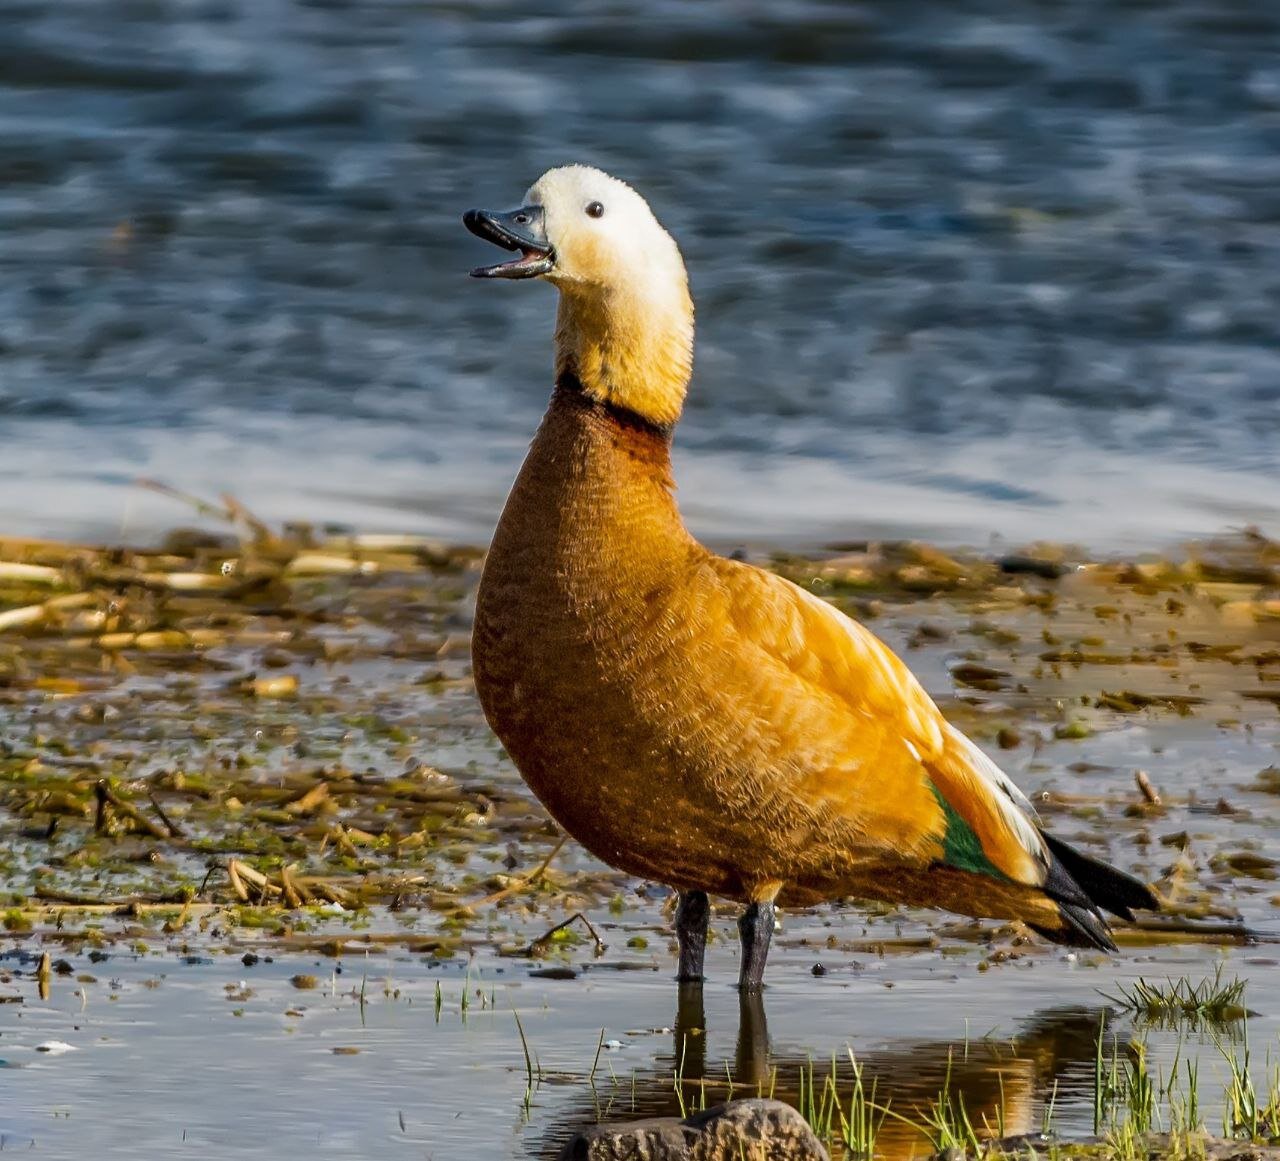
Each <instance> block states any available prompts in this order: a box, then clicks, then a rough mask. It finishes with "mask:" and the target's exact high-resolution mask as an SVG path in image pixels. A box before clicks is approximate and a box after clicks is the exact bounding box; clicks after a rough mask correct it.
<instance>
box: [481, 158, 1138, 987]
mask: <svg viewBox="0 0 1280 1161" xmlns="http://www.w3.org/2000/svg"><path fill="white" fill-rule="evenodd" d="M464 222H465V224H466V226H467V228H468V229H470V230H471V232H472V233H474V234H476V235H478V236H479V237H481V238H484V239H487V240H488V241H491V242H494V243H496V244H497V245H499V246H502V247H504V248H505V249H507V250H509V251H512V252H513V253H514V254H515V255H516V256H515V257H514V258H512V259H511V260H509V261H505V262H502V263H500V264H498V265H494V266H487V267H483V268H480V269H477V270H474V271H473V272H472V273H473V274H474V275H475V276H476V277H478V278H503V279H526V278H540V279H544V280H546V281H547V282H550V283H551V284H552V285H553V286H555V287H556V289H557V290H558V291H559V294H560V301H559V312H558V315H557V319H556V330H555V388H554V391H553V393H552V396H551V403H550V407H549V408H548V410H547V413H546V416H545V418H544V419H543V421H542V425H541V427H540V428H539V429H538V433H537V436H536V438H535V439H534V441H533V445H532V447H531V448H530V451H529V454H528V458H527V459H526V460H525V462H524V466H523V468H522V469H521V471H520V475H519V478H518V479H517V480H516V483H515V486H514V487H513V489H512V491H511V494H510V497H509V498H508V500H507V504H506V508H505V510H504V511H503V513H502V518H501V521H500V522H499V524H498V528H497V531H496V533H495V535H494V539H493V544H492V547H491V548H490V551H489V554H488V558H487V560H486V561H485V565H484V572H483V576H482V579H481V582H480V590H479V595H478V598H477V606H476V617H475V631H474V637H473V661H474V668H475V683H476V689H477V691H478V693H479V696H480V701H481V704H482V705H483V707H484V712H485V715H486V716H487V718H488V720H489V723H490V725H491V726H492V727H493V729H494V732H495V733H496V734H497V735H498V738H499V739H500V740H501V742H502V744H503V745H504V746H505V748H506V750H507V752H508V753H509V754H510V756H511V758H512V760H513V761H514V762H515V764H516V766H517V767H518V768H519V770H520V773H521V774H522V775H523V776H524V778H525V780H526V781H527V782H528V784H529V786H530V787H531V788H532V790H533V792H534V794H536V795H537V796H538V798H539V799H540V800H541V801H542V802H543V803H544V804H545V806H546V808H547V809H548V810H549V811H550V812H551V814H552V815H553V816H554V817H555V819H556V820H557V821H558V822H559V823H560V824H561V825H562V826H563V827H564V828H565V830H566V831H568V832H569V834H570V835H572V836H573V837H574V838H575V839H577V840H578V841H579V842H581V843H582V844H583V845H584V846H585V847H586V848H587V849H588V850H590V851H591V852H592V853H593V854H594V855H596V856H597V857H598V858H600V859H602V860H604V861H605V862H606V863H609V864H611V865H612V866H614V867H618V868H620V869H622V870H624V871H626V872H628V873H630V874H633V875H638V876H643V877H645V878H648V879H653V880H656V881H659V882H662V883H666V884H669V885H670V886H671V887H673V888H675V889H676V890H677V891H678V892H679V895H680V900H679V905H678V907H677V911H676V929H677V935H678V939H679V945H680V965H679V974H680V978H681V979H685V980H692V979H700V978H701V976H702V968H703V953H704V949H705V944H706V930H707V920H708V914H709V905H708V894H713V895H718V896H724V897H727V898H730V899H734V900H738V901H740V902H742V903H744V904H746V905H747V906H746V911H745V913H744V914H743V916H742V918H741V919H740V920H739V930H740V934H741V938H742V958H741V972H740V978H739V984H740V986H741V987H742V988H743V989H745V990H754V989H756V988H759V987H760V985H761V980H762V977H763V972H764V965H765V958H766V956H767V954H768V949H769V942H770V939H771V937H772V935H773V930H774V903H775V901H776V900H781V901H783V902H784V903H794V904H809V903H813V902H817V901H820V900H829V899H838V898H843V897H846V896H852V897H861V898H864V899H880V900H886V901H890V902H893V903H901V904H909V905H913V906H925V907H939V908H945V909H947V910H951V911H956V912H959V913H961V914H964V915H971V916H977V917H989V918H998V919H1017V920H1022V921H1023V922H1025V923H1026V924H1028V925H1029V926H1030V927H1032V928H1034V929H1035V930H1037V931H1039V932H1041V933H1042V934H1044V935H1046V936H1048V937H1049V938H1050V939H1054V940H1057V941H1060V942H1063V943H1069V944H1079V945H1087V946H1093V947H1098V948H1104V949H1106V950H1112V949H1114V944H1113V943H1112V940H1111V937H1110V935H1109V933H1108V930H1107V926H1106V923H1105V922H1104V920H1103V917H1102V911H1103V910H1106V911H1109V912H1111V913H1113V914H1115V915H1119V916H1122V917H1124V918H1126V919H1131V918H1132V913H1131V909H1132V908H1154V907H1156V906H1157V902H1156V899H1155V897H1154V895H1153V894H1152V893H1151V891H1150V889H1149V888H1148V887H1147V886H1145V885H1144V884H1143V883H1141V882H1140V881H1138V880H1137V879H1135V878H1133V877H1131V876H1130V875H1127V874H1124V873H1123V872H1121V871H1118V870H1115V869H1114V868H1112V867H1110V866H1108V865H1107V864H1105V863H1102V862H1100V861H1098V860H1096V859H1093V858H1091V857H1090V856H1088V855H1085V854H1082V853H1081V852H1079V851H1076V850H1074V849H1072V848H1071V847H1069V846H1067V845H1066V844H1065V843H1063V842H1061V841H1060V840H1058V839H1055V838H1054V837H1053V836H1052V835H1049V834H1046V833H1045V832H1044V831H1043V830H1042V829H1041V828H1040V825H1039V824H1038V822H1037V820H1036V817H1035V813H1034V811H1033V810H1032V807H1031V804H1030V803H1029V802H1028V801H1027V799H1026V798H1025V797H1024V795H1023V794H1022V793H1021V791H1019V789H1018V788H1017V787H1016V786H1015V785H1014V784H1013V782H1012V781H1011V780H1010V779H1009V778H1008V777H1007V776H1006V775H1005V774H1004V773H1003V771H1001V770H1000V768H999V767H998V766H997V765H996V764H995V762H993V761H992V760H991V759H990V758H989V757H988V756H987V755H986V754H985V753H984V752H983V751H982V750H980V749H979V748H978V747H977V746H976V745H975V744H974V743H973V742H972V741H970V740H969V739H968V738H966V737H965V736H964V734H962V733H961V732H960V731H959V730H957V729H956V728H955V727H954V726H952V725H951V724H949V723H948V722H947V720H946V719H945V718H944V717H943V716H942V714H941V712H940V711H939V710H938V707H937V706H936V705H934V703H933V701H932V700H931V699H930V698H929V696H928V694H926V693H925V691H924V689H923V688H922V687H921V685H920V683H919V682H918V681H917V680H916V678H915V677H914V676H913V675H912V674H911V672H910V671H909V670H908V669H907V667H906V666H905V665H904V664H903V663H902V662H901V661H900V660H899V659H898V658H897V657H896V656H895V655H894V654H893V653H892V652H891V651H890V650H889V648H888V647H887V646H885V645H884V644H883V643H882V642H881V641H880V640H879V639H877V638H876V637H875V636H874V635H873V634H872V633H870V632H869V631H868V630H867V629H865V628H863V627H862V626H861V625H859V624H857V623H856V622H854V621H852V620H850V619H849V618H848V617H846V616H844V614H842V613H841V612H839V611H838V610H837V609H835V608H834V607H833V606H831V605H829V604H827V603H826V602H825V601H822V600H821V599H819V598H817V597H815V596H812V595H811V594H809V593H807V592H805V591H804V590H803V589H801V588H799V587H797V586H796V585H794V584H792V583H791V582H789V581H787V580H784V579H782V578H781V577H778V576H775V575H773V574H772V573H769V572H765V571H763V570H761V569H759V568H755V567H753V566H752V565H750V564H745V563H741V562H739V561H735V560H728V559H725V558H723V557H720V556H717V555H715V554H714V553H712V552H711V551H709V550H708V549H706V548H704V547H703V546H702V545H701V544H699V543H698V542H697V541H696V540H695V539H694V538H693V536H692V535H691V534H690V533H689V532H688V531H687V530H686V528H685V526H684V523H683V521H682V520H681V518H680V512H679V510H678V509H677V507H676V501H675V497H674V484H673V481H672V474H671V460H670V450H671V437H672V431H673V429H674V427H675V424H676V421H677V420H678V419H679V418H680V412H681V408H682V406H683V404H684V398H685V391H686V388H687V386H688V383H689V378H690V373H691V370H692V364H693V304H692V302H691V300H690V297H689V290H688V283H687V279H686V275H685V268H684V262H683V260H682V259H681V256H680V251H679V250H678V249H677V247H676V244H675V242H674V241H673V240H672V238H671V236H670V235H669V234H668V233H667V232H666V230H664V229H663V228H662V226H661V225H659V223H658V221H657V219H656V218H655V217H654V215H653V213H652V211H651V210H650V209H649V206H648V204H647V203H646V202H645V201H644V199H643V198H641V197H640V195H639V194H637V193H636V192H635V191H634V190H633V189H632V188H631V187H630V186H628V185H626V184H624V183H623V182H621V181H619V180H617V179H616V178H613V177H610V176H609V175H607V174H605V173H601V172H600V171H599V170H596V169H591V168H587V167H585V166H579V165H572V166H567V167H564V168H560V169H553V170H551V171H549V172H548V173H546V174H544V175H543V176H542V177H541V178H539V180H538V181H537V183H536V184H535V185H534V186H533V187H532V189H530V190H529V192H528V194H527V195H526V197H525V200H524V205H523V206H522V207H521V208H519V209H516V210H512V211H510V212H505V213H499V212H493V211H489V210H471V211H469V212H468V213H467V214H466V215H465V217H464Z"/></svg>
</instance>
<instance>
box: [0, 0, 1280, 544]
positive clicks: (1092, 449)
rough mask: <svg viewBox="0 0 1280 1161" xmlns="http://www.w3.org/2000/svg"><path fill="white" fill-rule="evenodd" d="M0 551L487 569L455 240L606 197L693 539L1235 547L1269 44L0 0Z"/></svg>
mask: <svg viewBox="0 0 1280 1161" xmlns="http://www.w3.org/2000/svg"><path fill="white" fill-rule="evenodd" d="M0 24H2V25H3V28H4V35H3V37H0V238H2V239H3V244H2V245H0V429H2V430H3V434H4V436H5V455H4V457H3V462H0V527H3V528H4V529H6V530H8V531H11V532H22V531H25V532H31V533H38V534H47V533H55V534H60V535H70V536H80V535H93V536H99V535H106V536H113V537H117V536H120V535H126V536H135V537H139V538H142V537H145V536H147V535H149V534H151V533H153V532H155V531H156V530H157V529H159V528H162V527H165V526H168V525H169V524H171V523H172V521H173V520H174V518H175V512H174V510H173V508H172V507H171V506H170V505H168V504H166V503H165V502H164V501H161V500H159V499H157V498H155V497H153V496H150V495H147V494H144V493H139V492H138V491H137V490H136V489H134V488H132V487H131V485H130V481H131V480H133V479H134V478H135V477H137V476H139V475H149V476H158V477H162V478H164V479H166V480H167V481H168V482H170V483H172V484H174V485H177V486H179V487H183V488H185V489H187V490H189V491H194V492H199V493H202V494H210V495H212V494H216V493H218V492H220V491H223V490H229V491H232V492H235V493H236V494H238V495H240V496H241V497H242V498H244V499H245V500H246V502H249V503H251V504H252V505H253V506H254V507H255V508H256V509H257V510H258V511H260V512H261V513H262V514H263V515H265V516H267V517H269V518H272V519H282V518H301V519H310V520H317V521H324V520H341V521H349V522H353V523H357V524H359V525H360V526H362V527H365V528H370V527H390V528H394V529H397V530H400V529H404V528H413V529H420V530H425V531H429V532H433V533H437V534H442V535H446V536H449V537H450V538H454V539H458V538H463V539H469V540H473V541H483V540H484V539H486V538H487V536H488V533H489V530H490V528H491V527H492V523H493V520H494V517H495V515H496V513H497V510H498V508H499V506H500V503H501V498H502V496H503V494H504V492H505V489H506V487H507V485H508V483H509V481H510V480H511V478H512V476H513V473H514V470H515V467H516V464H517V462H518V460H519V457H520V454H521V449H522V447H523V445H524V443H525V442H526V441H527V439H528V437H529V434H530V432H531V431H532V428H533V425H534V423H535V422H536V418H537V415H538V412H539V410H540V407H541V404H542V401H543V399H544V398H545V394H546V388H547V378H548V366H549V361H550V354H549V349H548V344H549V335H550V319H551V311H552V299H551V294H550V292H549V291H546V290H543V289H533V288H529V287H523V286H519V287H511V286H493V285H481V284H474V283H470V282H468V280H467V279H466V278H465V271H466V269H467V268H468V267H469V266H471V265H473V264H474V262H475V261H476V260H477V256H478V255H481V254H482V253H483V250H482V247H481V244H480V243H478V242H476V241H475V240H474V239H471V238H469V237H468V236H467V235H466V234H465V233H464V232H463V230H462V228H461V226H460V224H459V221H458V216H459V214H460V212H461V211H462V210H463V209H465V208H466V207H468V206H469V205H473V204H477V203H479V204H497V205H506V204H509V203H512V202H514V201H515V200H516V199H518V197H519V196H520V193H521V191H522V190H523V189H524V188H525V187H526V185H527V184H528V183H529V182H530V181H531V180H532V179H533V178H534V177H535V176H536V175H537V174H538V173H539V172H540V171H541V170H542V169H543V168H545V167H547V166H549V165H551V164H556V163H561V162H564V161H566V160H586V161H590V162H595V163H598V164H601V165H603V166H605V167H606V168H609V169H611V170H613V171H616V172H617V173H619V174H620V175H622V176H625V177H627V178H629V179H631V180H633V181H634V182H635V183H636V184H637V185H638V186H639V187H640V188H641V189H642V190H643V191H644V192H645V193H646V194H648V195H649V196H650V198H651V200H652V202H653V204H654V205H655V207H656V208H657V210H658V212H659V214H660V216H661V217H662V218H663V219H664V220H665V221H666V222H667V223H668V224H669V225H670V227H671V228H672V230H673V231H674V232H675V233H676V235H677V236H678V238H679V240H680V241H681V243H682V245H683V247H684V249H685V252H686V255H687V257H688V261H689V266H690V270H691V273H692V279H693V284H694V288H695V291H696V295H697V299H698V303H699V320H700V331H699V348H698V371H697V379H696V384H695V390H694V394H693V397H692V401H691V405H690V412H689V415H688V418H687V422H686V424H685V425H684V427H683V428H682V432H681V436H680V453H679V458H680V464H679V469H680V476H681V480H682V483H683V495H684V497H685V503H686V507H687V510H688V512H689V514H690V517H691V519H692V521H693V523H694V524H695V526H696V527H697V528H698V529H699V531H701V532H703V533H705V534H707V535H709V536H712V537H713V538H715V539H717V540H719V541H722V542H723V541H732V540H739V539H748V540H752V539H754V540H757V541H759V542H763V543H771V542H777V541H779V540H780V539H786V540H789V541H802V542H813V541H815V540H817V539H819V538H822V537H830V536H833V535H837V534H838V535H858V534H867V533H871V532H875V533H880V532H885V531H892V532H895V533H897V534H904V533H915V534H920V535H928V536H934V537H944V538H946V539H949V540H951V541H958V540H964V541H971V542H985V540H986V538H987V537H988V536H989V535H990V534H991V533H992V532H999V533H1002V534H1004V535H1007V536H1013V537H1028V536H1033V535H1045V534H1047V535H1050V536H1053V537H1057V538H1064V537H1069V538H1076V539H1079V540H1083V541H1085V542H1088V543H1090V544H1093V545H1097V546H1106V545H1109V544H1117V543H1122V542H1125V541H1126V540H1133V539H1136V540H1137V541H1139V542H1140V543H1143V544H1153V543H1157V542H1160V541H1163V540H1166V539H1168V538H1172V537H1175V536H1179V535H1182V534H1185V533H1190V532H1197V531H1207V530H1216V529H1217V528H1219V527H1221V526H1223V525H1226V524H1243V523H1247V522H1251V521H1252V522H1275V521H1276V519H1277V516H1280V485H1278V484H1277V480H1280V471H1277V468H1278V467H1280V460H1278V459H1277V447H1278V446H1280V442H1278V440H1277V436H1278V435H1280V427H1278V426H1277V425H1278V422H1280V421H1278V419H1277V416H1278V415H1280V410H1278V409H1277V406H1276V404H1277V401H1278V399H1280V395H1278V394H1277V393H1278V391H1280V387H1278V386H1277V384H1280V361H1278V360H1280V356H1278V355H1277V351H1278V350H1280V345H1278V344H1277V338H1278V337H1280V333H1278V331H1277V326H1278V325H1280V324H1277V321H1276V320H1277V317H1280V314H1278V312H1277V310H1276V303H1277V297H1278V296H1280V275H1278V274H1277V270H1280V262H1278V261H1277V258H1278V256H1280V255H1278V248H1280V244H1278V243H1277V237H1278V235H1277V231H1276V223H1277V220H1278V215H1280V202H1278V201H1277V196H1276V192H1275V191H1276V188H1277V181H1276V178H1277V169H1276V161H1275V158H1276V143H1277V134H1278V133H1280V69H1278V68H1277V65H1276V61H1277V59H1280V58H1278V57H1277V50H1278V49H1280V15H1278V14H1277V13H1275V12H1273V11H1271V10H1270V9H1269V8H1268V7H1267V6H1266V5H1259V4H1248V3H1230V4H1221V3H1210V2H1208V0H1178V2H1176V3H1169V4H1160V5H1152V4H1148V3H1141V2H1132V3H1118V4H1109V5H1106V6H1105V7H1100V6H1099V5H1098V4H1096V3H1092V2H1088V0H1073V2H1071V3H1060V4H1052V5H1049V4H1042V3H1037V2H1035V0H1017V2H1015V3H996V2H994V0H974V2H973V3H968V4H964V5H955V4H953V3H930V2H926V0H912V2H909V3H900V2H894V3H889V2H888V0H877V2H875V3H866V4H861V5H856V6H854V5H847V4H836V3H821V2H817V0H813V2H807V0H788V2H786V3H770V4H746V5H743V4H740V3H729V2H728V0H724V2H713V3H705V4H699V5H696V6H692V7H691V6H688V5H684V4H680V3H677V2H670V3H668V2H661V0H660V2H658V3H655V4H647V5H645V6H644V7H643V9H636V8H634V7H629V6H626V5H621V4H617V3H613V2H606V0H592V2H589V3H583V4H574V5H567V4H561V3H553V2H550V0H543V2H540V3H533V4H529V3H522V4H512V3H509V2H503V0H493V2H486V3H476V4H439V5H420V4H412V3H398V2H393V0H382V2H368V3H359V4H357V3H352V2H349V0H332V2H330V0H326V2H323V3H320V2H316V3H309V2H305V3H304V2H297V3H293V2H288V0H254V2H251V0H193V2H192V3H185V4H181V5H179V4H168V3H160V2H157V0H123V2H122V0H81V2H76V3H63V4H36V3H29V2H27V0H3V2H0Z"/></svg>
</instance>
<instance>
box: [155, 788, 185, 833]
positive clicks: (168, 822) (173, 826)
mask: <svg viewBox="0 0 1280 1161" xmlns="http://www.w3.org/2000/svg"><path fill="white" fill-rule="evenodd" d="M147 797H148V798H149V799H151V805H152V807H153V808H154V810H155V812H156V814H158V815H159V816H160V821H161V822H162V823H164V825H165V827H166V828H167V829H168V831H169V835H170V837H172V838H186V837H187V836H186V834H185V833H184V832H183V829H182V827H180V826H179V825H178V824H177V823H176V822H174V821H173V819H171V818H170V817H169V816H168V815H167V814H165V812H164V807H163V806H161V805H160V800H159V799H158V798H156V796H155V793H154V792H153V791H151V790H148V791H147Z"/></svg>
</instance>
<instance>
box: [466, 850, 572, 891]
mask: <svg viewBox="0 0 1280 1161" xmlns="http://www.w3.org/2000/svg"><path fill="white" fill-rule="evenodd" d="M568 841H569V836H568V835H567V834H566V835H561V836H560V841H559V842H558V843H556V845H555V846H554V847H552V848H551V853H550V854H549V855H547V857H546V858H545V859H543V860H542V862H540V863H539V864H538V865H537V866H536V867H535V868H534V869H533V870H532V871H530V872H529V873H528V874H527V875H521V876H520V878H518V879H515V880H513V881H512V882H510V883H508V884H507V885H506V886H505V887H503V888H502V889H501V890H500V891H495V892H494V893H493V894H492V895H486V896H485V897H484V898H483V899H477V900H476V901H475V902H474V903H472V904H471V906H472V907H482V906H483V905H484V904H486V903H496V902H497V901H498V900H499V899H505V898H506V897H507V896H508V895H514V894H515V893H516V892H517V891H522V890H524V888H525V887H528V886H529V885H530V884H531V883H533V882H534V881H535V880H537V879H539V878H540V877H541V876H542V875H543V874H544V873H545V872H546V869H547V868H548V867H549V866H550V865H551V860H552V859H554V858H555V857H556V855H558V854H559V853H560V852H561V851H562V850H563V849H564V844H565V843H567V842H568Z"/></svg>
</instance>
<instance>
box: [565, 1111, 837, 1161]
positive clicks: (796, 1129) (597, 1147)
mask: <svg viewBox="0 0 1280 1161" xmlns="http://www.w3.org/2000/svg"><path fill="white" fill-rule="evenodd" d="M560 1161H830V1158H829V1155H828V1154H827V1151H826V1149H824V1148H823V1147H822V1145H821V1143H820V1142H819V1141H818V1138H817V1137H816V1136H815V1135H814V1132H813V1130H812V1129H811V1128H809V1126H808V1124H806V1123H805V1120H804V1118H803V1117H802V1116H801V1115H800V1114H799V1113H798V1112H796V1110H795V1109H793V1108H792V1107H791V1106H790V1105H788V1104H783V1102H782V1101H773V1100H741V1101H731V1102H730V1103H729V1104H726V1105H717V1106H716V1107H715V1108H713V1109H708V1110H707V1111H706V1112H704V1113H695V1114H694V1115H693V1116H691V1117H688V1118H687V1119H685V1120H683V1121H678V1120H676V1119H675V1118H674V1117H661V1118H656V1119H654V1120H648V1121H633V1122H632V1123H631V1124H627V1125H597V1126H595V1127H594V1128H591V1129H584V1130H583V1131H582V1132H581V1133H579V1134H578V1135H577V1136H576V1137H575V1138H574V1139H573V1140H572V1141H570V1142H569V1143H568V1144H567V1145H566V1146H565V1147H564V1150H563V1151H562V1152H561V1154H560Z"/></svg>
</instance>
